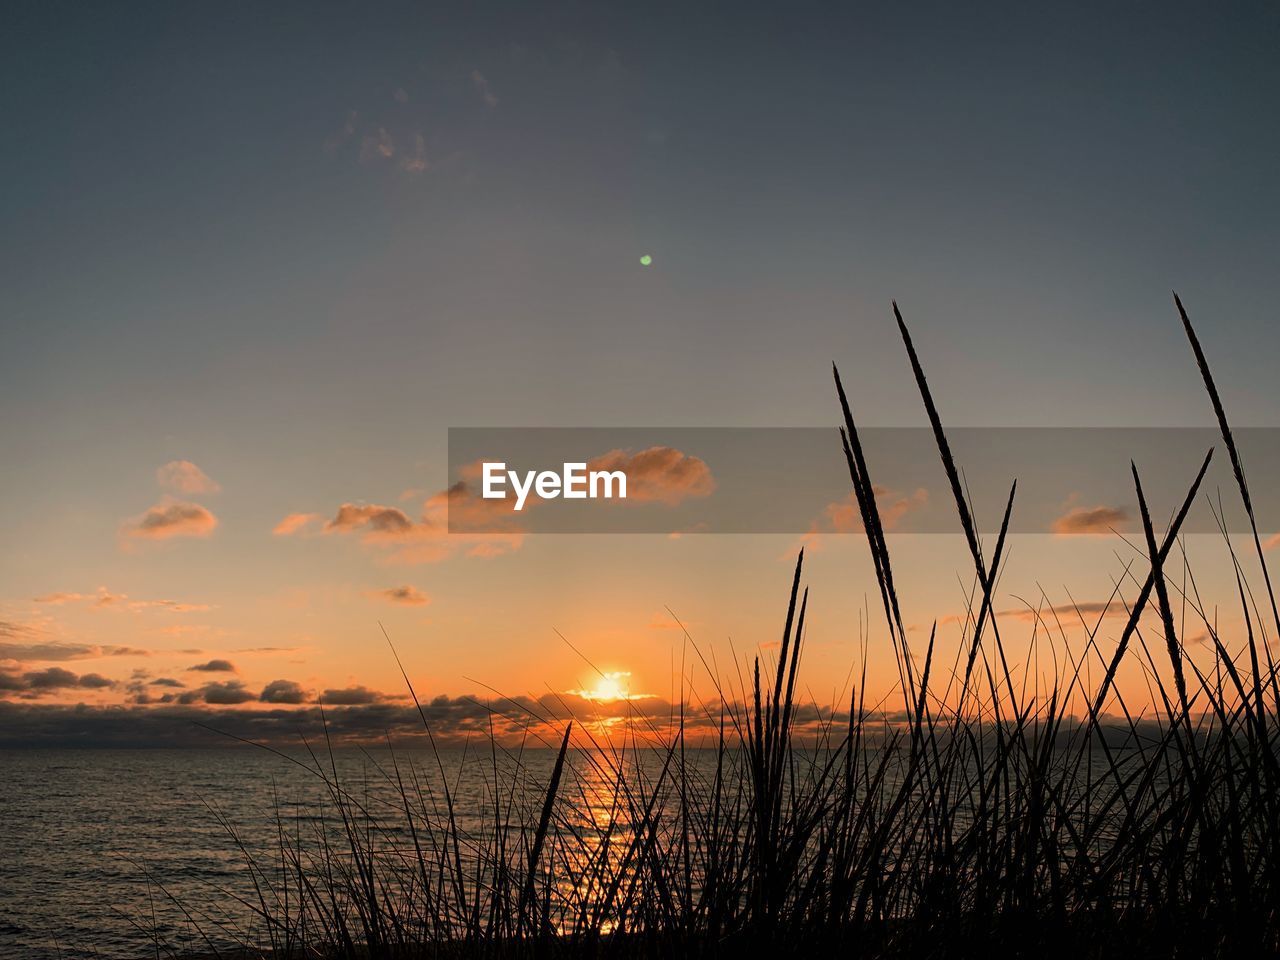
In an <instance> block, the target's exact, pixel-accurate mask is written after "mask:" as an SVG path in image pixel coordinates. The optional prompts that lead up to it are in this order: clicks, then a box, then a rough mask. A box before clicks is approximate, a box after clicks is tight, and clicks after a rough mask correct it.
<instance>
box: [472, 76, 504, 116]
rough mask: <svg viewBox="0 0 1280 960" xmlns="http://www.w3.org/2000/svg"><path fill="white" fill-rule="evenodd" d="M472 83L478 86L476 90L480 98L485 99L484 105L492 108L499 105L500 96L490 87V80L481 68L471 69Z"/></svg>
mask: <svg viewBox="0 0 1280 960" xmlns="http://www.w3.org/2000/svg"><path fill="white" fill-rule="evenodd" d="M471 85H472V86H473V87H475V88H476V92H477V93H479V94H480V99H481V100H483V101H484V105H485V106H486V107H488V108H489V109H490V110H492V109H493V108H494V107H496V106H497V105H498V98H497V97H495V96H494V95H493V91H492V90H490V89H489V81H488V80H487V79H485V75H484V74H483V73H481V72H480V71H479V70H472V71H471Z"/></svg>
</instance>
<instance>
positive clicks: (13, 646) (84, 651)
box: [0, 624, 151, 663]
mask: <svg viewBox="0 0 1280 960" xmlns="http://www.w3.org/2000/svg"><path fill="white" fill-rule="evenodd" d="M0 626H3V625H2V624H0ZM4 635H5V634H4V633H3V631H0V636H4ZM150 655H151V651H150V650H143V649H141V648H139V647H125V646H113V645H109V644H108V645H99V644H94V643H63V642H58V641H38V640H37V641H32V642H26V643H22V642H13V641H11V640H0V661H9V662H13V663H62V662H66V661H69V660H99V659H103V658H106V657H148V656H150Z"/></svg>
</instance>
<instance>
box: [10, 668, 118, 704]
mask: <svg viewBox="0 0 1280 960" xmlns="http://www.w3.org/2000/svg"><path fill="white" fill-rule="evenodd" d="M115 686H117V683H116V681H114V680H109V679H108V678H106V677H104V676H103V675H102V674H100V673H85V674H75V673H72V672H71V671H70V670H67V669H66V668H64V667H46V668H45V669H44V670H28V671H26V672H25V673H18V672H15V671H0V697H6V696H8V695H10V694H17V695H18V696H20V697H22V698H26V699H29V698H32V697H42V696H45V695H46V694H51V693H57V692H59V691H62V690H72V689H79V690H106V689H111V688H114V687H115Z"/></svg>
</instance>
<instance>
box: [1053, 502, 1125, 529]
mask: <svg viewBox="0 0 1280 960" xmlns="http://www.w3.org/2000/svg"><path fill="white" fill-rule="evenodd" d="M1128 519H1129V516H1128V514H1127V513H1125V511H1124V510H1122V509H1120V508H1119V507H1104V506H1100V507H1076V508H1074V509H1072V510H1068V511H1067V512H1066V513H1064V514H1063V515H1062V516H1060V517H1058V519H1056V520H1054V521H1053V526H1052V528H1051V529H1052V530H1053V532H1054V533H1056V534H1060V535H1064V536H1070V535H1072V534H1081V533H1110V532H1111V531H1112V530H1115V529H1119V528H1120V527H1121V526H1123V524H1124V523H1125V521H1127V520H1128Z"/></svg>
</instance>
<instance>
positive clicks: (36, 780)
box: [0, 746, 1105, 960]
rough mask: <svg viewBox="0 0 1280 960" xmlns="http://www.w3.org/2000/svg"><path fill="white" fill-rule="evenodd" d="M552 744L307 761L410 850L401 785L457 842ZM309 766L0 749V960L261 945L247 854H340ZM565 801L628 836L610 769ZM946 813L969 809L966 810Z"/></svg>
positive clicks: (618, 840)
mask: <svg viewBox="0 0 1280 960" xmlns="http://www.w3.org/2000/svg"><path fill="white" fill-rule="evenodd" d="M555 756H556V754H555V751H554V750H547V749H537V750H531V751H526V752H525V753H524V754H523V755H522V756H521V758H520V761H519V765H518V766H517V764H516V762H515V760H514V759H512V758H511V757H509V756H504V755H503V754H502V753H499V754H497V755H496V756H495V755H493V754H491V753H490V752H489V751H488V749H485V750H482V751H479V752H477V751H476V750H474V749H473V750H470V751H463V750H461V749H445V750H442V751H441V752H440V754H439V755H436V754H433V753H430V752H428V751H424V750H397V752H396V753H395V754H394V755H392V754H391V752H390V751H389V750H386V749H382V750H369V751H365V750H358V749H353V748H347V749H337V750H335V751H334V753H333V755H332V757H330V755H329V754H324V755H322V756H321V757H320V758H319V762H320V763H322V764H323V765H324V768H325V771H324V772H325V774H326V776H328V777H329V778H331V779H334V778H335V774H336V780H337V781H338V782H340V783H341V784H342V785H343V787H344V789H345V791H346V792H347V795H348V797H349V798H351V800H350V801H349V802H351V803H353V805H354V806H356V807H359V808H361V809H363V810H365V811H367V812H368V818H367V819H364V820H362V821H361V822H359V823H357V824H356V827H357V828H358V829H359V830H364V829H366V828H370V827H371V826H372V825H374V824H376V825H377V827H376V830H375V832H376V835H377V846H378V848H379V849H380V850H383V851H388V850H389V851H390V852H391V856H392V857H393V858H396V857H398V852H404V853H406V854H407V855H408V856H409V857H410V858H412V855H413V849H414V848H413V845H412V844H413V838H412V836H411V834H410V832H409V830H408V829H406V827H405V818H404V806H403V799H402V796H401V793H400V787H399V786H398V784H404V785H405V790H406V791H407V792H408V793H409V794H410V795H411V796H414V797H416V798H418V800H419V803H415V804H413V806H414V808H415V809H420V810H422V811H423V813H422V814H416V813H415V822H419V821H421V822H425V821H422V820H421V818H422V817H425V818H426V819H427V820H434V821H435V822H437V823H440V822H443V819H442V815H441V814H440V813H439V812H438V811H439V807H438V806H436V803H437V801H439V799H440V793H439V790H438V789H437V788H436V785H438V784H440V783H441V782H442V781H445V780H447V782H448V783H449V784H450V791H451V796H452V799H453V802H454V813H455V818H456V822H457V825H458V828H459V830H460V832H461V833H462V834H463V836H464V838H465V837H467V836H471V837H477V838H484V837H493V836H495V834H494V832H493V831H494V826H493V824H494V817H493V812H494V810H495V807H496V806H497V805H499V804H500V805H501V806H502V807H504V808H507V807H508V805H510V810H511V811H512V812H511V815H510V816H509V817H507V816H506V815H505V814H504V819H507V820H508V822H510V823H516V824H519V823H525V824H529V823H535V822H536V821H537V818H538V811H539V809H540V807H541V804H542V801H543V798H544V796H545V790H546V785H547V783H548V781H549V779H550V776H551V771H552V767H553V765H554V762H555ZM715 759H716V754H715V751H710V750H707V751H690V754H689V758H688V761H687V762H688V764H689V766H688V767H687V768H686V772H687V773H688V774H689V776H690V778H691V783H697V782H701V783H703V784H705V783H707V782H709V781H710V779H711V776H712V774H713V769H714V764H715ZM315 762H316V760H315V759H314V758H309V757H308V756H306V755H305V754H290V755H288V756H281V755H278V754H275V753H271V752H268V751H266V750H262V749H258V748H254V747H249V746H245V747H242V748H226V749H204V750H200V749H195V750H155V749H150V750H148V749H140V750H106V749H95V750H71V749H53V750H25V751H24V750H8V751H0V960H44V958H56V957H66V958H81V957H99V958H102V960H143V958H154V957H156V956H157V955H160V956H165V955H167V954H164V953H160V954H158V953H157V950H156V943H157V940H159V941H161V942H163V943H165V944H167V945H168V946H171V947H178V948H184V947H185V948H193V949H195V950H198V951H203V952H205V953H206V954H207V953H211V952H212V950H211V949H210V947H223V946H229V945H233V944H235V943H261V942H263V941H264V938H263V937H262V935H261V934H262V928H261V926H260V925H259V924H258V922H257V920H256V919H255V917H254V914H253V910H252V909H251V905H252V904H255V903H256V896H255V892H254V885H253V877H252V871H251V869H250V866H249V863H250V860H252V861H253V862H255V863H257V864H258V865H259V866H265V869H266V870H268V871H271V870H273V869H274V868H275V867H278V866H279V864H280V856H279V855H280V849H281V846H280V839H281V831H282V830H283V831H284V833H285V835H286V839H288V837H289V836H293V837H295V838H296V839H297V840H298V842H299V843H303V842H304V841H305V846H306V848H307V849H308V850H310V851H314V850H316V849H317V838H318V837H325V838H328V839H329V841H330V842H331V843H333V844H334V849H338V850H341V848H342V847H343V846H344V843H345V839H344V836H343V834H342V825H341V821H340V820H339V818H337V817H335V816H334V811H335V805H334V802H333V797H332V796H331V795H330V794H329V788H328V787H327V785H326V783H325V781H324V780H323V779H322V778H320V777H318V776H316V774H315V772H314V771H309V770H307V769H305V768H304V764H307V763H315ZM495 765H496V769H495ZM661 767H662V756H661V754H659V753H657V752H654V751H641V752H640V754H639V756H638V758H635V757H634V756H633V759H631V760H629V761H628V768H627V776H628V783H629V784H632V785H633V786H634V785H635V784H638V783H639V784H643V783H647V784H650V785H652V784H654V783H655V782H657V781H659V780H660V779H661V778H660V777H659V771H660V768H661ZM397 771H398V773H397ZM1099 772H1100V768H1099V769H1098V770H1095V771H1094V774H1095V775H1097V774H1098V773H1099ZM728 776H730V777H731V776H732V774H728ZM637 778H638V779H637ZM495 783H496V784H497V785H498V786H497V790H495V789H494V784H495ZM512 784H514V785H515V786H514V788H511V789H509V787H510V785H512ZM631 789H632V787H628V788H627V790H628V791H630V790H631ZM731 789H732V788H731ZM422 791H425V793H424V792H422ZM561 795H562V796H568V797H571V798H572V801H573V803H572V804H571V810H572V812H571V813H570V814H568V815H569V816H570V817H571V821H573V822H571V823H570V831H571V833H572V836H573V837H574V838H575V840H576V841H579V842H580V843H581V844H583V847H582V848H581V849H587V850H589V851H591V850H594V851H600V850H607V851H608V853H609V856H610V859H611V860H612V859H613V858H614V856H616V855H617V851H620V850H621V849H623V848H624V847H625V835H626V834H627V833H628V832H629V830H630V824H629V822H628V821H627V820H626V813H625V809H623V808H625V804H621V805H620V803H619V798H620V797H621V793H620V792H619V789H618V785H617V782H616V778H615V777H614V775H613V774H611V773H609V772H607V771H602V770H601V768H600V766H599V765H598V764H596V763H594V762H593V761H592V759H591V757H590V756H589V755H585V754H571V755H570V762H569V767H568V769H567V772H566V777H565V780H564V782H563V783H562V787H561ZM633 796H634V795H633ZM661 806H662V808H663V809H664V810H665V811H666V813H665V814H664V816H673V813H672V811H674V810H675V809H676V808H677V807H678V802H677V801H676V798H675V797H673V796H671V795H670V794H668V796H667V798H666V799H665V800H664V803H663V804H662V805H661ZM620 810H621V812H620ZM955 817H956V822H957V824H958V825H961V823H962V821H964V820H965V819H966V818H965V814H964V811H963V810H956V811H955ZM611 821H612V822H614V823H615V825H616V831H615V832H613V834H612V845H611V846H608V847H604V846H602V845H601V838H602V837H604V832H603V831H604V829H605V825H606V824H608V823H609V822H611ZM418 829H422V828H421V827H419V828H418ZM1104 839H1105V838H1104ZM518 843H519V838H518V837H517V838H515V840H514V841H513V844H512V849H516V850H518ZM509 853H510V851H509ZM568 855H569V856H573V854H568ZM401 862H405V861H401ZM413 862H415V863H416V861H413ZM554 882H555V883H556V885H557V886H558V887H562V888H563V889H569V890H572V889H573V888H574V884H575V883H576V882H577V881H575V880H574V879H573V871H572V870H569V871H564V870H559V871H557V875H556V877H555V881H554ZM294 897H295V899H296V893H295V894H294ZM197 928H198V929H199V930H200V931H201V932H200V933H197ZM205 937H208V938H209V939H208V940H205V939H204V938H205Z"/></svg>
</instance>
